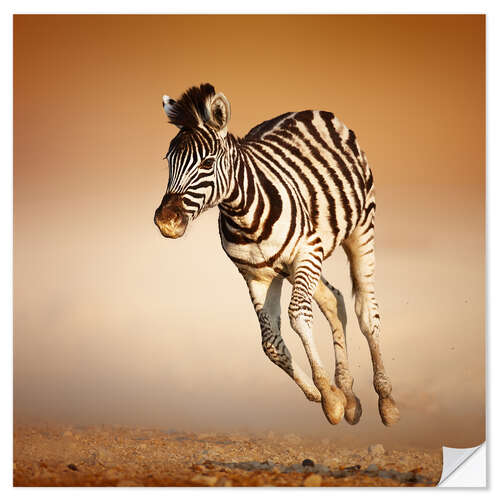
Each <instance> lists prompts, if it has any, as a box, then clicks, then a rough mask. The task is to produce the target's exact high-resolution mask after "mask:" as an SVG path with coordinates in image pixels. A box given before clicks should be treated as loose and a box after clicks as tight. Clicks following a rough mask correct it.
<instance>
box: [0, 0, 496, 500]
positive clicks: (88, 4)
mask: <svg viewBox="0 0 500 500" xmlns="http://www.w3.org/2000/svg"><path fill="white" fill-rule="evenodd" d="M209 9H210V10H209ZM497 11H498V1H495V0H492V1H475V2H472V1H459V0H455V1H444V0H441V1H440V0H421V1H419V2H412V1H407V2H401V1H384V0H379V1H377V2H370V1H355V0H350V1H347V0H344V1H343V2H335V3H334V2H327V1H317V0H308V1H307V2H304V1H302V2H292V1H281V2H269V1H265V0H254V1H252V2H251V3H250V4H244V3H243V4H236V2H234V1H232V2H229V1H215V0H212V1H210V2H201V1H197V2H189V3H188V2H186V1H183V2H165V1H163V2H160V1H147V0H143V1H141V2H130V1H127V0H123V1H120V2H118V1H115V2H109V1H108V2H106V1H103V0H101V1H99V2H97V1H95V0H87V1H85V2H83V1H78V0H76V1H73V2H71V3H69V2H62V1H60V0H59V1H45V2H43V4H40V2H36V1H33V0H31V1H17V2H13V1H7V2H4V3H3V4H2V16H1V25H0V26H1V30H0V33H1V36H2V42H3V43H2V48H1V50H2V62H3V64H2V68H3V78H2V79H1V82H2V83H1V84H2V87H3V89H2V90H3V92H2V96H3V97H4V105H3V106H2V134H1V138H2V139H1V140H2V159H3V161H2V168H1V176H2V178H1V182H0V189H1V190H2V191H1V198H0V200H1V208H2V210H1V219H2V233H1V234H2V235H3V242H2V243H3V244H2V245H1V251H2V259H1V262H2V266H1V273H2V274H1V282H2V301H1V307H2V319H3V321H2V326H3V328H2V334H3V335H2V338H3V340H4V345H3V346H2V350H1V352H2V368H3V375H4V376H3V377H2V383H3V389H4V390H3V391H2V396H3V401H4V402H6V404H5V405H4V407H3V411H2V413H1V415H2V417H1V418H2V426H1V429H2V431H3V432H2V441H1V443H2V451H3V453H2V467H1V477H2V481H1V488H2V497H3V498H10V497H12V496H25V495H26V496H28V495H29V496H32V495H36V497H37V498H40V497H41V498H49V497H50V498H52V497H58V496H63V497H66V496H67V495H71V496H72V497H73V496H74V497H77V498H78V497H81V496H86V495H92V496H95V495H97V496H100V495H101V494H102V495H105V496H106V497H109V496H114V495H130V494H133V495H137V494H140V495H144V494H148V495H165V494H167V495H169V496H172V495H173V496H175V497H181V498H185V497H190V496H191V495H200V494H201V495H203V496H204V497H208V498H215V497H219V496H220V495H224V494H226V495H242V496H247V495H252V496H253V495H254V494H255V493H257V491H256V490H254V489H253V488H244V489H233V488H229V489H226V490H225V491H226V493H224V491H223V490H221V489H217V490H213V489H207V488H204V489H203V490H199V489H198V490H193V489H190V488H176V489H168V490H166V491H165V490H163V489H162V488H149V489H147V490H144V489H142V488H137V489H133V488H130V489H128V488H121V489H112V488H106V489H103V488H89V489H86V488H80V489H79V488H71V489H70V490H68V489H67V488H32V489H27V488H16V489H13V488H12V487H11V485H12V472H11V471H12V14H13V13H18V14H21V13H47V14H50V13H123V14H126V13H133V14H146V13H151V14H156V13H169V14H181V13H213V14H216V13H240V14H244V13H255V14H258V13H262V14H264V13H267V14H270V13H283V14H285V13H289V14H299V13H300V14H313V13H332V14H371V13H373V14H388V13H390V14H399V13H401V14H465V13H467V14H472V13H487V77H488V78H487V82H488V83H487V87H488V93H487V99H488V100H487V109H488V113H487V125H488V139H489V140H488V148H487V165H488V167H487V168H488V177H487V179H488V181H487V183H488V184H487V197H488V198H487V200H488V201H487V207H488V216H487V229H488V236H487V256H488V260H487V265H488V268H487V269H488V278H487V291H488V294H487V306H493V308H495V304H497V303H498V299H499V296H498V293H497V292H496V289H497V287H496V286H495V284H496V278H497V277H498V267H499V266H498V264H497V260H496V258H495V257H496V256H499V255H500V248H499V245H498V223H497V220H498V219H497V214H500V210H499V204H500V196H499V195H498V193H497V191H498V189H499V188H500V183H499V173H498V169H499V168H500V162H499V161H498V154H497V153H496V150H494V149H493V145H494V143H493V140H492V139H491V138H497V137H499V133H498V132H499V129H498V119H497V115H498V111H499V108H498V97H497V96H498V89H500V81H499V78H498V60H499V52H498V47H499V44H498V38H499V28H500V27H499V23H498V21H497V18H498V15H497ZM496 140H498V139H496ZM487 332H488V335H487V347H488V351H487V353H488V354H487V363H488V367H489V368H490V367H491V368H490V370H489V374H488V375H489V377H488V383H487V388H488V395H489V396H490V398H489V399H488V403H487V424H488V425H487V436H488V443H489V446H488V455H489V457H488V458H489V461H488V465H487V468H488V471H494V470H495V469H496V467H495V465H496V461H494V460H493V459H494V455H495V448H496V447H495V444H496V441H497V439H496V437H495V433H494V431H492V429H491V425H489V422H491V421H494V419H493V415H494V414H497V412H496V411H495V410H497V403H496V400H494V399H493V396H494V394H493V393H492V391H490V390H489V389H490V388H491V387H495V386H496V385H495V384H494V382H495V381H496V380H497V379H498V371H497V369H496V365H498V363H492V360H493V359H495V358H493V356H494V354H492V352H495V353H496V352H497V346H498V340H497V335H498V334H499V332H500V329H499V328H498V321H497V320H496V318H495V317H494V315H493V314H492V311H491V307H488V311H487ZM492 332H494V333H495V334H494V335H493V334H492ZM496 387H498V386H496ZM488 482H489V487H488V494H491V492H492V491H494V489H495V487H496V484H495V483H496V481H495V477H494V476H493V477H492V475H491V474H490V473H488ZM228 490H229V491H228ZM307 491H308V493H311V490H310V489H308V490H307ZM403 491H404V492H405V493H406V494H424V493H425V494H426V495H428V494H431V495H432V494H440V493H436V491H437V489H436V490H433V489H427V488H425V489H409V488H405V489H404V490H403ZM440 491H443V490H440ZM146 492H147V493H146ZM304 492H305V490H299V489H290V488H286V489H277V488H275V489H272V490H271V489H262V488H261V489H259V490H258V494H259V496H260V495H262V496H268V495H273V497H275V496H281V495H286V496H287V497H289V496H292V497H293V496H295V495H298V494H301V493H304ZM401 492H402V490H400V489H385V488H384V489H382V488H380V489H371V490H370V491H369V492H368V491H367V492H366V494H369V495H370V496H374V497H375V498H380V497H381V496H383V497H384V498H385V497H386V496H387V495H399V494H400V493H401ZM314 493H315V494H318V495H332V494H341V495H342V496H344V495H352V494H356V495H357V494H358V493H360V490H359V489H358V488H348V489H347V488H343V489H342V490H337V489H335V490H330V489H315V490H314ZM449 493H450V494H453V495H454V498H455V497H456V496H458V497H462V496H463V495H468V494H469V493H470V490H469V491H467V490H456V489H453V490H452V491H450V492H449ZM444 494H446V493H444Z"/></svg>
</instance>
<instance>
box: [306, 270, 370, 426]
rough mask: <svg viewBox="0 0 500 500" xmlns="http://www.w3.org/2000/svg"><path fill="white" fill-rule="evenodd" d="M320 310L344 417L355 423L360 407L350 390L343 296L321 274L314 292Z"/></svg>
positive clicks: (352, 380)
mask: <svg viewBox="0 0 500 500" xmlns="http://www.w3.org/2000/svg"><path fill="white" fill-rule="evenodd" d="M314 300H316V302H317V304H318V306H319V308H320V309H321V312H322V313H323V314H324V315H325V316H326V319H327V320H328V323H329V324H330V327H331V329H332V336H333V348H334V350H335V383H336V384H337V387H338V388H339V389H341V390H342V392H343V393H344V394H345V397H346V399H347V404H346V407H345V409H344V412H345V415H344V416H345V419H346V420H347V422H348V423H350V424H351V425H354V424H357V423H358V422H359V419H360V418H361V414H362V408H361V402H360V401H359V399H358V397H357V396H356V394H354V391H353V390H352V386H353V383H354V378H353V376H352V374H351V371H350V370H349V362H348V360H347V346H346V338H345V332H346V324H347V315H346V311H345V303H344V298H343V297H342V294H341V293H340V291H339V290H337V289H336V288H334V287H333V286H332V285H330V283H328V281H327V280H326V279H325V278H324V277H323V276H321V279H320V281H319V282H318V287H317V288H316V291H315V292H314Z"/></svg>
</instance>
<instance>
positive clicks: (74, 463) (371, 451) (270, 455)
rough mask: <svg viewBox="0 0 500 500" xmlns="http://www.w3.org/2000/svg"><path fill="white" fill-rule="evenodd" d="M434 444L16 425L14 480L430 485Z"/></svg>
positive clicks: (436, 462)
mask: <svg viewBox="0 0 500 500" xmlns="http://www.w3.org/2000/svg"><path fill="white" fill-rule="evenodd" d="M441 467H442V456H441V450H440V449H433V450H423V449H405V450H397V449H391V450H384V448H383V447H382V446H381V445H376V443H374V444H373V445H372V446H370V447H369V448H364V449H347V448H337V447H336V446H335V443H334V441H333V440H330V439H328V438H325V439H312V438H306V437H302V436H297V435H295V434H286V435H277V434H274V433H272V432H268V433H266V434H260V435H259V434H245V433H198V434H195V433H186V432H177V431H167V430H160V429H146V428H123V427H114V426H73V427H69V426H48V425H43V426H36V427H35V426H25V425H23V426H16V427H15V429H14V486H432V485H435V484H436V483H437V482H438V481H439V478H440V475H441Z"/></svg>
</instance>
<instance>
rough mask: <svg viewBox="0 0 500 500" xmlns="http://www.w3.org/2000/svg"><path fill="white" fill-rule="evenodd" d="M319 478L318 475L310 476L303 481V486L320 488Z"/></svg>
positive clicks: (320, 480)
mask: <svg viewBox="0 0 500 500" xmlns="http://www.w3.org/2000/svg"><path fill="white" fill-rule="evenodd" d="M321 482H322V479H321V476H320V475H319V474H310V475H309V476H307V477H306V478H305V479H304V486H321Z"/></svg>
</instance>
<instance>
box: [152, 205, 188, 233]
mask: <svg viewBox="0 0 500 500" xmlns="http://www.w3.org/2000/svg"><path fill="white" fill-rule="evenodd" d="M165 198H167V197H165ZM165 198H164V201H163V202H162V204H161V205H160V206H159V207H158V208H157V209H156V212H155V218H154V221H155V224H156V225H157V226H158V229H159V230H160V233H161V234H162V235H163V236H165V238H180V237H181V236H182V235H183V234H184V233H185V232H186V228H187V225H188V222H189V219H188V217H187V215H186V214H185V213H184V212H183V210H182V208H181V207H180V206H179V204H180V203H179V200H177V199H176V198H170V199H168V201H167V202H166V203H165Z"/></svg>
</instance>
